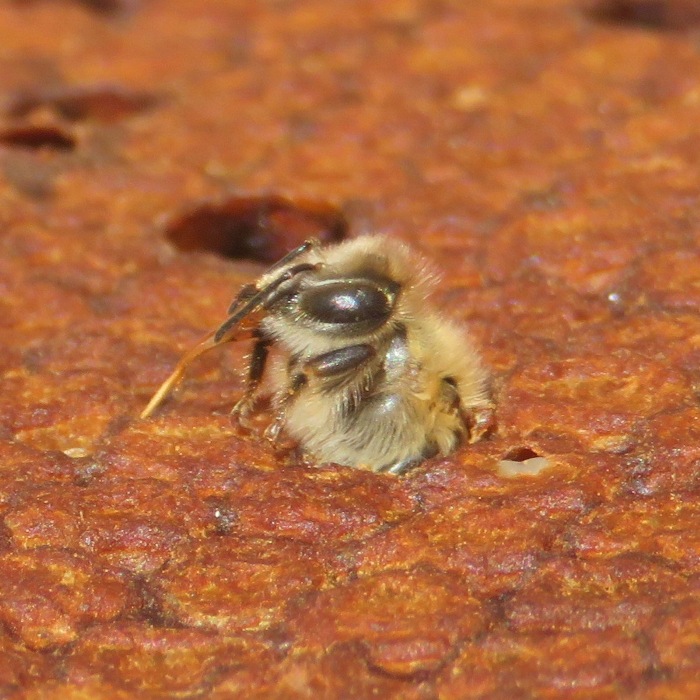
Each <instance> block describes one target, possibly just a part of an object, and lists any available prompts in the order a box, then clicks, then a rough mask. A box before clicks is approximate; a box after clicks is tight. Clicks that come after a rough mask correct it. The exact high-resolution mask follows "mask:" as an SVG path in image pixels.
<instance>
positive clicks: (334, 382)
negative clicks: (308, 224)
mask: <svg viewBox="0 0 700 700" xmlns="http://www.w3.org/2000/svg"><path fill="white" fill-rule="evenodd" d="M436 282H437V275H436V274H435V273H434V272H432V271H431V268H430V266H429V265H428V263H427V262H426V260H425V259H423V258H422V257H421V256H420V255H418V254H417V253H416V252H415V251H413V250H412V249H411V248H409V247H408V246H407V245H404V244H403V243H400V242H398V241H396V240H393V239H390V238H388V237H386V236H380V235H374V236H361V237H358V238H355V239H353V240H349V241H345V242H343V243H339V244H337V245H332V246H327V247H324V246H321V245H320V244H319V243H318V242H316V241H306V242H305V243H303V244H302V245H301V246H299V247H298V248H297V249H296V250H294V251H292V252H291V253H289V254H288V255H287V256H285V257H284V258H283V259H282V260H280V261H279V262H277V263H276V264H275V265H273V266H272V267H271V268H270V269H269V270H268V271H267V272H265V273H264V274H263V275H262V276H261V277H260V279H258V281H257V282H255V283H254V284H250V285H246V286H244V287H243V289H242V290H241V291H240V293H239V294H238V296H237V297H236V298H235V299H234V301H233V303H232V304H231V306H230V308H229V311H228V318H227V319H226V321H224V323H223V324H222V325H221V326H220V327H219V328H218V329H217V330H215V331H213V332H211V333H210V334H209V335H207V336H206V337H205V338H204V339H203V340H202V341H201V342H200V343H199V344H198V345H196V346H195V347H194V348H192V350H190V351H189V352H188V353H187V354H186V355H184V356H183V358H182V359H181V360H180V362H179V363H178V365H177V366H176V368H175V370H174V371H173V373H172V374H171V375H170V377H168V379H167V380H166V381H165V382H164V383H163V384H162V385H161V387H160V388H159V390H158V391H157V392H156V394H155V395H154V396H153V398H152V399H151V401H150V403H149V404H148V406H147V407H146V408H145V410H144V411H143V413H142V414H141V416H142V417H143V418H146V417H148V416H150V415H151V413H152V412H153V411H154V410H155V409H156V408H157V407H158V406H159V405H160V403H161V402H162V401H163V399H164V398H165V397H166V395H167V394H168V393H169V392H170V390H171V389H172V388H173V386H174V385H175V384H176V383H177V382H178V381H179V380H180V379H181V377H182V375H183V374H184V372H185V370H186V368H187V366H188V365H189V364H190V363H191V362H192V360H193V359H195V358H196V357H197V356H199V355H200V354H202V353H203V352H206V351H207V350H209V349H211V348H214V347H217V346H219V345H223V344H224V343H228V342H232V341H238V340H243V339H246V338H252V339H253V341H254V342H253V349H252V354H251V357H250V363H249V365H248V378H247V389H246V392H245V394H244V395H243V397H242V398H241V400H240V401H239V402H238V403H237V404H236V406H235V407H234V409H233V413H234V414H235V415H236V416H237V417H238V419H239V420H244V419H245V417H246V416H249V415H250V414H251V413H252V412H254V411H255V410H256V408H257V406H258V399H260V398H261V397H265V396H269V397H270V398H271V405H272V408H273V411H274V416H275V417H274V420H273V421H272V423H270V425H269V426H268V428H267V429H266V431H265V433H266V436H267V437H268V438H270V439H272V440H275V439H277V437H278V435H279V434H280V432H281V431H282V430H284V431H285V433H286V434H287V435H288V436H290V437H291V438H293V439H294V440H296V441H297V442H298V443H299V445H300V446H301V448H302V449H303V451H304V452H305V453H306V454H307V455H308V456H309V457H310V458H311V459H313V460H314V461H317V462H334V463H336V464H340V465H346V466H349V467H357V468H365V469H371V470H372V471H375V472H390V473H394V474H398V473H401V472H404V471H405V470H407V469H409V468H410V467H412V466H415V465H416V464H418V463H420V462H421V461H423V460H424V459H426V458H427V457H431V456H434V455H447V454H449V453H450V452H452V451H453V450H454V449H455V448H456V447H457V446H458V445H459V444H460V443H461V442H465V441H468V442H474V441H476V440H478V439H480V438H481V437H482V436H483V435H484V434H485V433H486V432H487V431H488V429H489V427H490V425H491V420H492V415H493V406H492V403H491V400H490V397H489V392H488V374H487V372H486V370H485V369H484V366H483V364H482V362H481V359H480V357H479V354H478V352H477V350H476V349H475V347H474V346H473V344H472V342H471V340H470V338H469V337H468V336H467V335H466V333H465V331H464V329H463V328H461V327H460V326H459V325H457V324H456V323H454V322H452V321H450V320H448V319H447V318H445V317H444V315H443V314H442V313H441V312H440V311H439V310H438V309H437V308H436V307H435V306H434V305H433V304H431V302H430V295H431V293H432V291H433V289H434V287H435V284H436ZM273 346H274V347H275V348H277V349H279V350H281V351H282V353H281V356H280V357H276V358H274V360H273V361H272V362H270V365H271V366H270V368H269V370H268V369H267V367H266V366H267V364H268V362H267V360H268V354H269V351H270V350H271V349H272V348H273ZM266 370H267V371H266Z"/></svg>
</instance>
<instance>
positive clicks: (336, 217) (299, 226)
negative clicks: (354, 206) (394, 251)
mask: <svg viewBox="0 0 700 700" xmlns="http://www.w3.org/2000/svg"><path fill="white" fill-rule="evenodd" d="M347 233H348V223H347V221H346V219H345V216H344V215H343V213H342V212H341V211H340V210H339V209H338V208H337V207H334V206H333V205H331V204H328V203H326V202H318V201H310V200H290V199H287V198H285V197H281V196H278V195H270V196H261V197H259V196H251V197H230V198H228V199H225V200H223V201H220V202H206V203H204V204H201V205H199V206H197V207H195V208H194V209H192V210H190V211H188V212H186V213H184V214H181V215H180V216H177V217H176V218H174V219H173V220H172V221H171V222H170V223H169V225H168V226H167V228H166V231H165V235H166V237H167V239H168V240H169V241H170V242H171V243H172V244H173V245H174V246H175V247H176V248H178V249H179V250H182V251H195V250H196V251H208V252H210V253H216V254H217V255H221V256H223V257H226V258H232V259H237V260H240V259H245V260H253V261H255V262H261V263H268V264H269V263H273V262H275V261H277V260H279V259H280V258H281V257H282V256H283V255H284V254H285V253H287V252H289V251H290V250H292V249H293V248H295V247H297V246H298V245H300V244H301V243H303V242H304V241H305V240H306V239H308V238H316V239H318V240H319V241H321V242H322V243H333V242H337V241H341V240H343V239H344V238H345V237H346V236H347Z"/></svg>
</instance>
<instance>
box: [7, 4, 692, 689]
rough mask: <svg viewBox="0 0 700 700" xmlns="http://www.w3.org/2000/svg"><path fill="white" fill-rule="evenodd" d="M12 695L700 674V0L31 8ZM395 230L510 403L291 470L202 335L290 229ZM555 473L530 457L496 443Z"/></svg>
mask: <svg viewBox="0 0 700 700" xmlns="http://www.w3.org/2000/svg"><path fill="white" fill-rule="evenodd" d="M0 38H1V40H0V344H1V345H2V353H1V354H0V372H1V376H2V380H1V384H0V517H1V518H2V521H1V522H0V696H1V697H3V698H12V699H13V700H15V699H18V700H19V699H22V700H30V699H33V700H40V699H43V698H68V699H69V700H70V699H71V698H73V699H77V698H90V699H94V698H97V699H100V698H105V699H108V698H109V699H112V698H116V699H117V700H118V699H120V698H125V699H126V698H159V697H203V696H206V697H211V698H217V699H218V698H222V699H223V698H238V697H241V698H267V697H280V698H369V697H382V698H393V697H395V698H409V699H410V698H414V699H429V698H443V699H445V700H447V699H450V700H452V699H458V698H484V699H487V698H488V699H501V698H503V699H506V698H508V699H510V698H534V697H537V698H580V699H582V700H583V699H585V700H597V699H608V698H621V697H625V698H627V697H629V698H636V699H641V698H650V699H658V700H662V699H663V700H670V699H675V698H678V699H683V700H687V699H688V698H694V697H700V406H699V405H698V383H699V381H700V369H699V367H700V292H699V290H700V255H699V254H698V244H699V243H700V50H699V48H698V47H699V46H700V13H699V12H698V10H697V7H696V5H695V3H694V2H691V1H690V0H667V1H666V0H607V1H606V0H480V1H479V2H476V1H474V2H472V1H469V2H465V1H464V0H383V1H382V2H373V1H371V0H338V1H336V2H328V0H274V1H273V0H270V1H268V2H256V1H254V0H240V1H238V0H236V1H234V0H199V1H198V2H192V1H191V0H82V1H79V0H73V1H70V0H65V1H62V0H6V2H4V3H2V6H1V7H0ZM375 230H376V231H383V232H385V233H388V234H390V235H393V236H396V237H398V238H401V239H404V240H406V241H409V242H411V243H412V244H413V245H415V246H416V247H417V248H418V249H419V250H420V251H422V252H423V253H425V254H427V255H428V256H430V257H432V258H433V259H434V260H435V261H436V263H437V264H438V265H439V266H440V267H441V268H442V269H443V271H444V281H443V284H442V286H441V287H440V291H439V298H438V300H439V303H440V304H442V305H443V306H444V307H446V308H448V309H449V310H450V312H451V313H452V314H453V315H454V316H456V317H457V318H459V319H461V320H463V321H464V322H466V323H467V324H468V325H469V327H470V328H471V330H472V333H473V335H474V336H475V338H476V340H477V342H478V343H479V345H480V346H481V347H482V348H483V353H484V357H485V359H486V361H487V363H488V364H489V366H490V367H491V368H492V370H493V375H494V392H495V398H496V402H497V421H498V429H497V431H496V433H495V434H494V435H493V436H492V437H491V438H489V439H487V440H485V441H483V442H480V443H478V444H476V445H473V446H467V447H464V448H461V449H460V450H459V451H458V452H456V453H455V454H454V455H452V456H450V457H449V458H446V459H434V460H429V461H428V462H426V463H424V464H423V465H421V466H420V467H418V468H417V469H415V470H414V471H412V472H411V473H409V474H408V475H406V476H404V477H401V478H398V477H393V476H385V475H376V474H372V473H369V472H363V471H354V470H350V469H347V468H340V467H335V466H333V465H323V466H313V465H309V464H305V463H304V462H303V461H302V460H301V459H300V458H299V456H298V455H297V454H296V453H295V452H293V451H290V450H276V449H275V448H274V447H272V446H270V445H268V444H266V443H265V442H264V441H262V439H261V437H260V434H261V430H262V427H263V425H264V421H263V420H260V421H259V426H258V427H259V428H260V430H258V427H254V428H253V429H252V430H248V431H245V430H243V429H241V428H237V427H236V426H235V425H234V424H233V423H232V422H231V420H230V416H229V409H230V407H231V406H232V405H233V404H234V402H235V401H236V399H237V398H238V397H239V396H240V393H241V390H242V388H243V379H242V370H243V367H244V363H245V358H246V352H247V351H248V348H247V347H245V345H244V346H243V347H234V346H229V347H227V348H225V349H222V350H221V351H220V352H212V353H209V354H208V355H206V356H205V357H203V358H202V359H201V360H200V361H198V362H197V364H196V366H194V367H192V368H191V371H190V373H189V375H188V378H187V381H186V382H185V384H184V385H183V387H182V388H181V390H180V391H179V392H177V393H176V394H175V395H174V396H173V397H171V398H170V399H169V400H168V402H166V403H165V404H164V405H163V407H162V408H161V409H159V411H158V413H157V414H156V416H155V417H154V418H152V419H150V420H146V421H141V420H138V419H137V418H136V416H138V413H139V411H140V410H141V409H142V408H143V406H144V404H145V402H146V401H147V399H148V397H149V396H150V394H151V393H152V392H153V390H154V389H155V388H156V386H157V385H158V383H159V382H160V381H162V380H163V379H164V378H165V376H166V375H167V374H168V372H169V371H170V369H172V367H173V365H174V363H175V362H176V361H177V359H178V357H179V356H180V354H181V353H182V352H183V351H184V350H185V349H186V348H188V347H189V346H191V344H192V343H193V342H195V341H196V340H197V339H198V338H199V336H200V335H201V334H202V333H203V332H204V331H206V330H208V329H210V328H211V327H213V326H215V325H216V324H217V323H219V322H220V321H221V320H222V319H223V315H224V313H225V310H226V307H227V305H228V302H229V301H230V298H231V297H232V296H233V294H234V293H235V291H236V290H237V288H238V287H239V286H240V285H242V284H243V283H246V282H250V281H251V280H253V279H254V278H255V277H256V275H258V274H259V273H260V272H261V270H262V269H263V264H264V263H267V262H268V261H269V260H270V259H274V258H275V257H276V256H277V255H279V254H280V252H282V251H283V250H285V249H287V248H289V247H291V246H293V245H294V244H296V243H298V242H299V241H300V240H301V239H303V238H304V237H306V236H308V235H310V234H315V235H321V236H324V237H327V238H328V239H335V238H338V237H342V236H345V235H350V236H352V235H358V234H360V233H366V232H369V231H375ZM537 456H542V457H545V458H546V459H547V460H548V463H549V468H548V469H546V470H545V471H542V472H540V473H539V474H537V475H521V476H512V477H506V476H504V475H503V473H502V472H501V471H499V469H498V466H497V465H498V462H499V460H502V459H504V458H506V459H510V460H515V461H516V462H522V463H523V464H525V460H526V459H529V458H533V457H537Z"/></svg>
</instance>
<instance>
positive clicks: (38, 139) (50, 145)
mask: <svg viewBox="0 0 700 700" xmlns="http://www.w3.org/2000/svg"><path fill="white" fill-rule="evenodd" d="M0 143H4V144H6V145H7V146H12V147H14V148H26V149H30V150H39V149H42V148H47V149H53V150H57V151H71V150H73V148H75V139H74V138H73V136H71V134H69V133H67V132H66V131H64V130H63V129H59V128H58V127H55V126H17V127H14V128H10V129H5V130H3V131H0Z"/></svg>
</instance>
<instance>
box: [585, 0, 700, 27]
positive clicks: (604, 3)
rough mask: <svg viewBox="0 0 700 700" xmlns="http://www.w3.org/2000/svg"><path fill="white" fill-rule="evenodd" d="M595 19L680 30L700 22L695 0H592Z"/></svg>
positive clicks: (591, 13) (590, 9) (588, 8)
mask: <svg viewBox="0 0 700 700" xmlns="http://www.w3.org/2000/svg"><path fill="white" fill-rule="evenodd" d="M586 11H587V14H588V15H589V16H590V17H592V18H593V19H594V20H596V21H599V22H606V23H609V24H619V25H628V26H636V27H642V28H646V29H657V30H682V29H688V28H689V27H691V26H693V25H697V24H699V23H700V3H698V2H697V0H591V1H590V2H588V4H587V5H586Z"/></svg>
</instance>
